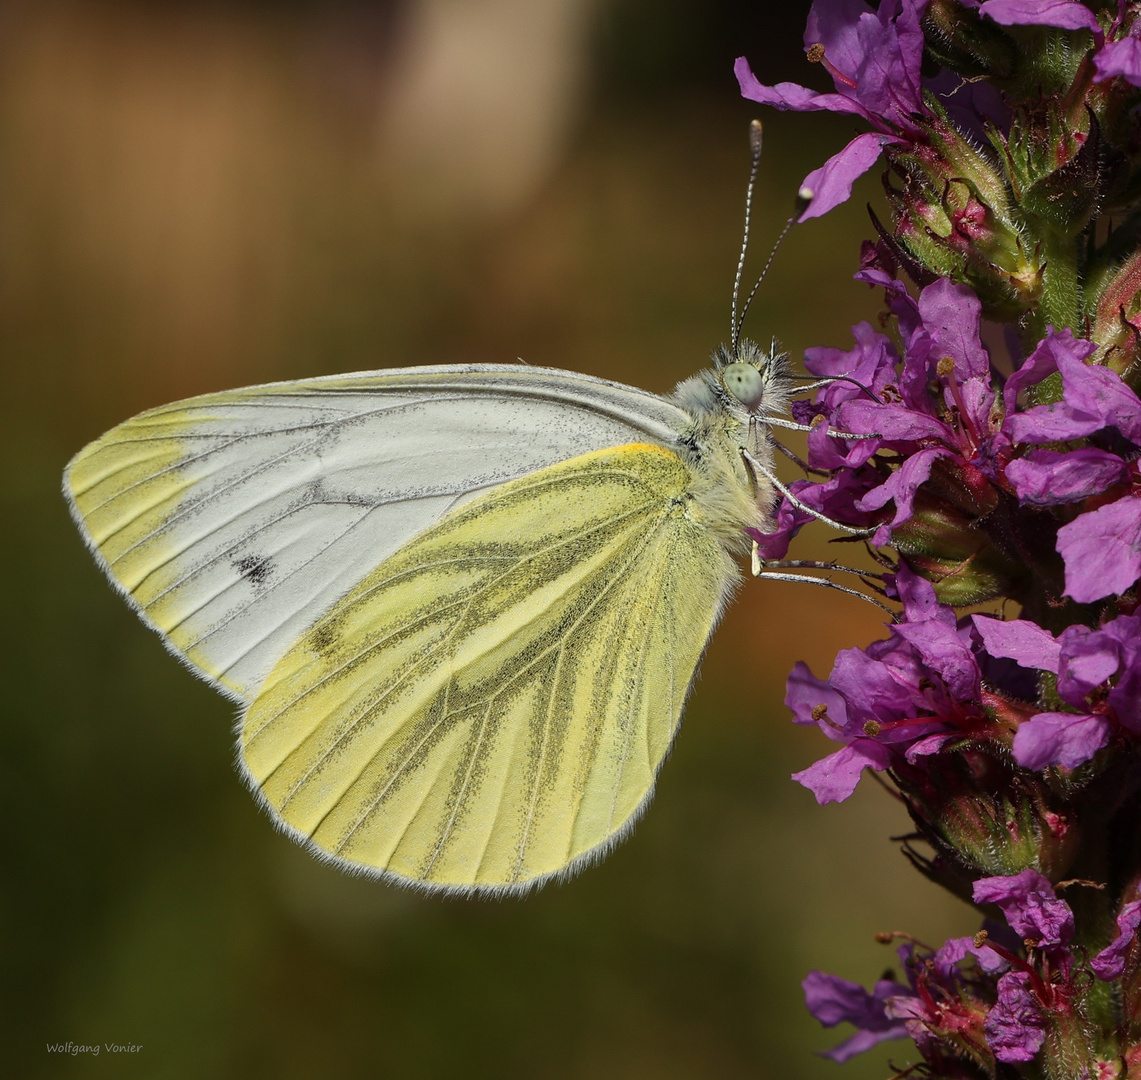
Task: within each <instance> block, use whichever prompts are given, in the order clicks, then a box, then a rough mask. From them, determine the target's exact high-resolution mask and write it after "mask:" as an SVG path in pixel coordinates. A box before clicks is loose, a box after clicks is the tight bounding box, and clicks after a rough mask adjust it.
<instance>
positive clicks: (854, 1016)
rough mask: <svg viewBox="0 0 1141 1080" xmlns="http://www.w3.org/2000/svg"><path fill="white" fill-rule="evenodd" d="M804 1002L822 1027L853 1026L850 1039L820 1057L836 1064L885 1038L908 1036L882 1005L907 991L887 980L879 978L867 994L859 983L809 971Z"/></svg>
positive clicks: (805, 983) (903, 987) (904, 1029)
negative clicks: (846, 1024) (853, 1031)
mask: <svg viewBox="0 0 1141 1080" xmlns="http://www.w3.org/2000/svg"><path fill="white" fill-rule="evenodd" d="M801 986H803V987H804V1003H805V1005H806V1006H807V1007H808V1011H809V1012H810V1013H811V1014H812V1015H813V1016H814V1017H815V1018H816V1019H817V1020H819V1021H820V1023H822V1024H823V1025H824V1026H825V1027H835V1026H836V1025H837V1024H842V1023H849V1024H854V1025H855V1026H856V1027H857V1028H858V1029H859V1031H857V1033H856V1034H855V1035H853V1036H852V1037H851V1038H849V1039H847V1040H845V1041H844V1042H842V1043H841V1044H840V1045H839V1046H835V1047H833V1048H832V1049H831V1050H829V1051H827V1052H826V1053H825V1054H824V1055H823V1056H824V1057H827V1058H831V1060H833V1061H836V1062H843V1061H847V1060H848V1059H849V1058H850V1057H853V1056H855V1055H856V1054H859V1053H862V1052H863V1051H864V1050H868V1049H870V1048H871V1047H872V1046H875V1044H876V1043H880V1042H884V1041H885V1040H887V1039H902V1038H904V1037H905V1036H906V1035H907V1029H906V1028H905V1026H904V1025H903V1024H902V1023H900V1022H898V1021H897V1020H895V1019H894V1018H892V1017H889V1016H888V1015H887V1013H886V1011H885V1008H884V1005H885V1002H886V1001H887V1000H888V999H889V998H892V997H895V996H896V995H900V994H909V993H910V991H909V990H908V989H907V987H905V986H900V985H899V983H896V982H892V981H891V980H890V979H881V980H880V981H879V982H877V983H876V985H875V989H874V990H873V991H872V992H871V993H869V992H868V991H867V990H865V989H864V988H863V987H862V986H860V985H859V983H854V982H849V981H848V980H847V979H841V978H839V977H837V976H836V975H827V974H825V973H824V972H823V971H812V972H809V974H808V976H807V978H805V980H804V982H802V983H801Z"/></svg>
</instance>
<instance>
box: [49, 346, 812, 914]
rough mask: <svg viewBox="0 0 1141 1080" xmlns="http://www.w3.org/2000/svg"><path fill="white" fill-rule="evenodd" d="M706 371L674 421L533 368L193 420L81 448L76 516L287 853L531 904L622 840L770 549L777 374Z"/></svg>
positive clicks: (414, 377)
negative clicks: (211, 722)
mask: <svg viewBox="0 0 1141 1080" xmlns="http://www.w3.org/2000/svg"><path fill="white" fill-rule="evenodd" d="M714 359H715V362H714V366H713V367H712V368H710V369H708V370H706V371H703V372H701V373H700V374H698V375H695V376H693V377H692V378H690V379H688V380H686V381H685V382H682V383H681V384H680V385H679V386H678V387H677V389H676V390H675V391H674V392H673V393H672V394H671V395H669V396H658V395H656V394H652V393H648V392H646V391H643V390H639V389H635V388H633V387H630V386H624V385H621V384H619V383H615V382H609V381H607V380H604V379H599V378H593V377H591V376H587V375H580V374H576V373H574V372H570V371H560V370H556V369H553V368H541V367H531V366H527V365H523V364H519V365H472V366H437V367H412V368H404V369H395V370H389V371H378V372H368V373H361V374H351V375H338V376H332V377H325V378H315V379H310V380H302V381H297V382H282V383H271V384H268V385H264V386H255V387H251V388H248V389H242V390H233V391H228V392H224V393H215V394H207V395H205V396H202V397H196V398H191V399H189V400H187V401H181V402H177V403H175V404H172V405H167V406H164V407H161V408H156V409H151V410H149V411H147V412H144V413H141V414H140V415H139V416H136V417H134V418H133V419H131V420H127V421H126V422H125V423H122V424H120V425H119V426H118V427H116V428H114V429H113V430H111V431H109V432H108V433H107V434H105V435H104V436H103V437H102V438H100V439H98V440H96V441H95V442H93V443H91V444H90V445H89V446H87V447H86V448H85V449H83V450H81V451H80V452H79V453H78V454H77V455H76V456H75V458H74V459H73V460H72V461H71V463H70V464H69V465H68V467H67V470H66V473H65V478H64V491H65V494H66V497H67V500H68V502H69V504H70V507H71V510H72V513H73V516H74V518H75V521H76V523H77V524H78V526H79V529H80V531H81V532H82V534H83V537H84V539H85V540H86V542H87V544H88V546H89V547H90V549H91V551H92V553H93V554H94V556H95V558H96V560H97V562H98V563H99V565H100V566H101V567H102V568H103V570H104V571H105V572H106V574H107V576H108V577H109V578H110V579H111V581H112V583H113V584H114V585H115V586H116V588H117V589H118V590H119V591H120V592H121V593H122V594H123V596H124V597H125V599H126V600H127V601H128V603H129V604H130V605H131V606H132V607H133V608H134V609H135V611H136V612H137V613H138V614H139V616H140V617H141V618H142V619H143V621H144V622H145V623H147V624H148V625H149V626H151V627H152V628H153V629H154V630H155V631H157V632H158V634H159V635H160V636H161V638H162V640H163V642H164V643H165V645H166V646H167V648H168V649H169V650H170V651H171V652H173V653H174V654H175V655H176V656H178V657H179V658H180V659H181V660H183V661H184V662H185V663H186V664H187V666H189V667H190V668H191V670H192V671H194V672H195V673H196V674H198V675H200V676H201V677H203V678H204V679H206V680H207V681H208V682H210V683H211V684H212V685H213V686H215V687H216V688H217V689H218V690H220V691H221V692H222V693H223V694H225V695H226V696H228V697H229V698H231V699H232V700H233V701H235V702H236V703H237V704H238V705H239V707H240V710H241V712H240V717H239V720H238V725H237V732H238V743H239V761H240V769H241V771H242V773H243V775H244V777H245V779H246V780H247V781H248V783H249V785H250V787H251V788H252V789H253V791H254V792H256V794H257V796H258V798H259V800H260V801H261V803H262V804H263V806H264V807H265V808H266V809H267V810H268V811H269V813H270V814H271V816H272V817H273V819H274V820H275V822H277V823H278V824H279V825H280V826H281V828H282V829H284V830H285V831H286V832H287V833H288V834H289V835H290V836H291V837H293V838H294V839H296V840H297V841H299V842H300V843H302V844H303V845H304V846H305V847H307V848H308V849H309V850H310V851H312V852H313V853H314V854H316V855H318V856H320V857H323V858H326V859H329V860H332V861H333V862H335V863H337V864H339V865H341V866H342V867H345V868H348V869H351V870H352V871H355V872H364V873H368V874H373V875H376V876H380V877H382V878H388V879H392V880H398V881H400V882H403V883H406V884H412V885H415V886H419V887H422V888H424V889H428V890H437V889H438V890H453V891H461V892H477V893H478V892H486V893H512V892H521V891H524V890H526V889H527V888H529V887H531V886H533V885H535V884H537V883H540V882H542V881H543V880H545V879H547V878H550V877H552V876H553V875H560V874H567V873H570V872H571V871H573V870H575V869H576V868H578V867H580V866H581V865H582V864H584V863H585V862H587V861H589V860H591V859H594V858H596V857H598V856H599V855H600V854H602V853H603V852H605V851H606V850H607V849H608V848H609V847H610V846H611V845H612V844H614V843H615V842H616V841H617V840H618V839H619V838H621V837H622V835H623V834H624V833H626V832H627V831H628V830H629V829H630V828H631V826H632V824H633V822H634V821H635V820H636V818H637V817H638V815H639V814H640V812H641V811H642V809H643V808H644V806H645V805H646V803H647V801H648V799H649V797H650V794H651V791H652V789H653V786H654V782H655V778H656V776H657V773H658V770H659V769H660V767H661V765H662V762H663V760H664V758H665V756H666V754H667V752H668V750H669V748H670V744H671V742H672V741H673V738H674V735H675V734H676V732H677V728H678V724H679V721H680V718H681V714H682V708H683V705H684V703H685V699H686V696H687V694H688V692H689V690H690V686H691V684H692V683H693V680H694V673H695V671H696V669H697V665H698V662H699V660H700V658H701V655H702V652H703V650H704V649H705V646H706V643H707V641H708V640H709V637H710V635H711V633H712V632H713V629H714V627H715V625H716V623H717V621H718V619H719V618H720V616H721V613H722V611H723V610H724V608H725V605H726V603H727V602H728V600H729V598H730V597H731V596H732V594H733V592H734V590H735V588H736V587H737V585H738V583H739V580H740V578H741V573H740V571H739V569H738V557H739V556H741V555H744V554H747V551H748V547H749V540H748V535H747V533H746V530H747V529H749V528H755V529H762V530H764V529H766V528H771V515H772V511H773V507H774V504H775V502H776V499H777V490H776V488H775V487H774V483H779V482H777V481H775V478H773V477H772V475H771V465H772V454H773V451H772V446H773V440H772V437H771V435H770V433H769V427H768V425H769V423H770V422H773V421H772V418H773V417H774V416H775V414H777V413H779V412H782V411H783V410H784V409H785V408H786V406H787V399H788V396H789V393H790V385H791V384H790V381H789V379H790V376H789V375H788V363H787V358H786V357H785V356H784V355H783V354H780V353H777V352H775V351H773V350H769V351H766V350H763V349H761V348H760V347H759V346H756V345H755V344H753V343H751V342H748V341H740V342H735V343H734V348H733V350H732V351H730V350H727V349H725V348H724V347H723V348H722V350H721V351H720V354H719V355H716V356H715V358H714ZM787 426H791V425H787ZM782 490H783V488H782Z"/></svg>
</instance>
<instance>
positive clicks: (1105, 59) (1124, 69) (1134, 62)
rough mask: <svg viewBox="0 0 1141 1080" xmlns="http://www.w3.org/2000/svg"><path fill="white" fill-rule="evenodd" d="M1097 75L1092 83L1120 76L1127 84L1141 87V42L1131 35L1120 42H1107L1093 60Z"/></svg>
mask: <svg viewBox="0 0 1141 1080" xmlns="http://www.w3.org/2000/svg"><path fill="white" fill-rule="evenodd" d="M1093 62H1094V67H1095V68H1096V69H1097V74H1096V75H1094V82H1103V81H1104V80H1106V79H1112V78H1114V77H1115V76H1121V78H1123V79H1124V80H1125V81H1126V82H1127V83H1132V85H1134V86H1141V41H1138V40H1137V38H1135V37H1133V36H1132V35H1131V36H1129V37H1125V38H1122V39H1121V40H1120V41H1107V42H1106V43H1105V44H1104V45H1103V46H1102V47H1101V48H1100V49H1098V51H1097V53H1096V54H1095V55H1094V58H1093Z"/></svg>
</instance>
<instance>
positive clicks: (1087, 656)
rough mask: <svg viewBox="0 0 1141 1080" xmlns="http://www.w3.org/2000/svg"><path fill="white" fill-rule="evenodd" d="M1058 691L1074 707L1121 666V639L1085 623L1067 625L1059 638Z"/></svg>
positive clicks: (1082, 703)
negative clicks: (1081, 624)
mask: <svg viewBox="0 0 1141 1080" xmlns="http://www.w3.org/2000/svg"><path fill="white" fill-rule="evenodd" d="M1058 644H1059V646H1060V650H1061V655H1060V657H1059V660H1058V693H1059V695H1060V696H1061V698H1062V700H1063V701H1065V702H1066V703H1067V704H1069V705H1073V706H1075V707H1076V708H1082V707H1084V706H1085V699H1086V695H1087V694H1089V693H1090V691H1091V690H1094V689H1095V688H1097V687H1099V686H1100V685H1101V684H1102V683H1103V682H1105V681H1106V680H1107V679H1109V678H1110V677H1111V676H1113V675H1116V674H1117V669H1118V668H1119V667H1120V666H1121V642H1119V641H1118V640H1117V639H1116V637H1114V635H1112V634H1106V633H1104V632H1103V631H1101V630H1091V629H1090V628H1089V627H1088V626H1067V627H1066V629H1065V630H1063V631H1062V635H1061V637H1059V638H1058Z"/></svg>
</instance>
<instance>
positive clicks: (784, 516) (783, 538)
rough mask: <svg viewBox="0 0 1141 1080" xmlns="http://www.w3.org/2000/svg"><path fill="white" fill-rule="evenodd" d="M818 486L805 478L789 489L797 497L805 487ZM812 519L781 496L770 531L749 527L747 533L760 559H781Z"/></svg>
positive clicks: (812, 487)
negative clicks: (755, 545)
mask: <svg viewBox="0 0 1141 1080" xmlns="http://www.w3.org/2000/svg"><path fill="white" fill-rule="evenodd" d="M818 486H819V485H817V484H812V483H810V482H809V481H807V480H798V481H796V482H795V483H793V484H792V485H790V490H791V491H792V493H793V494H794V495H796V496H797V497H798V498H799V497H800V495H801V493H802V491H803V490H804V489H805V488H808V489H815V488H816V487H818ZM801 501H803V500H801ZM813 520H814V519H813V517H812V515H811V514H809V513H807V512H805V511H804V510H801V509H799V508H798V507H795V506H793V505H792V503H790V502H789V501H788V499H784V498H782V499H781V501H780V505H779V506H778V507H777V515H776V521H774V522H773V529H772V531H771V532H761V531H760V530H759V529H749V535H750V536H751V537H752V538H753V540H755V541H756V544H757V551H758V553H759V554H760V556H761V558H762V559H783V558H784V557H785V555H787V554H788V546H789V544H790V543H792V540H793V538H794V537H795V536H796V534H797V533H798V532H800V530H801V529H802V528H804V526H805V525H807V524H808V523H809V522H810V521H813Z"/></svg>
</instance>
